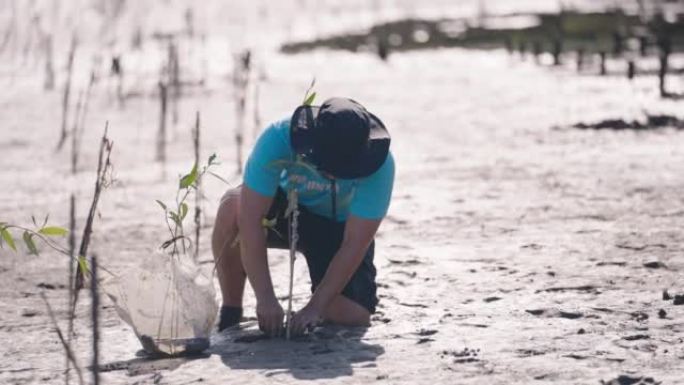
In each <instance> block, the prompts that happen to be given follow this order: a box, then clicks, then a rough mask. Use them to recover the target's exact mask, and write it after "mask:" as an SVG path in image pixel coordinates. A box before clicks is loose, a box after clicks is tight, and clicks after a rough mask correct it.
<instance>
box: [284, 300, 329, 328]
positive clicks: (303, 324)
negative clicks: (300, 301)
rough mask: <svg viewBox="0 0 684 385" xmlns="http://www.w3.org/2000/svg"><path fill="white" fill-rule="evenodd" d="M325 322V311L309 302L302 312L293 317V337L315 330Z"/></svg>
mask: <svg viewBox="0 0 684 385" xmlns="http://www.w3.org/2000/svg"><path fill="white" fill-rule="evenodd" d="M322 320H323V311H322V310H321V309H319V308H317V307H316V306H314V305H313V304H311V302H309V304H308V305H306V306H304V308H302V309H301V310H300V311H298V312H297V313H295V315H294V316H292V325H291V326H290V333H291V334H292V335H293V336H299V335H302V334H304V333H305V332H306V331H307V330H310V329H313V328H314V327H315V326H316V325H318V324H319V323H320V322H321V321H322Z"/></svg>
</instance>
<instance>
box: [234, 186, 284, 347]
mask: <svg viewBox="0 0 684 385" xmlns="http://www.w3.org/2000/svg"><path fill="white" fill-rule="evenodd" d="M272 201H273V198H271V197H267V196H264V195H261V194H259V193H257V192H256V191H254V190H252V189H250V188H249V187H247V186H246V185H243V186H242V193H241V194H240V212H239V214H238V227H239V229H240V253H241V256H242V264H243V266H244V268H245V272H246V273H247V278H248V279H249V283H250V284H251V285H252V288H253V289H254V294H255V295H256V298H257V318H258V320H259V327H260V328H261V329H262V330H263V331H264V332H266V333H268V334H270V335H279V334H280V333H281V332H282V327H283V316H284V313H283V308H282V307H281V306H280V303H279V302H278V299H277V298H276V296H275V292H274V291H273V282H272V281H271V274H270V271H269V268H268V259H267V254H266V235H265V234H264V230H263V227H262V224H261V221H262V219H263V218H264V217H265V216H266V214H267V213H268V209H269V207H270V206H271V203H272Z"/></svg>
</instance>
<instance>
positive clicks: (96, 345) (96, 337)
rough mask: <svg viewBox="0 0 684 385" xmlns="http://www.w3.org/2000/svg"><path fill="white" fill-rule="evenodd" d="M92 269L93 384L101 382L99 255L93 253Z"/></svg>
mask: <svg viewBox="0 0 684 385" xmlns="http://www.w3.org/2000/svg"><path fill="white" fill-rule="evenodd" d="M90 271H91V276H92V280H91V283H90V298H91V306H90V310H91V312H90V314H91V319H92V322H93V363H92V366H91V371H92V372H93V384H94V385H99V384H100V325H99V322H100V319H99V318H100V315H99V307H100V296H99V293H98V287H97V286H98V281H97V256H95V255H93V257H92V260H91V262H90Z"/></svg>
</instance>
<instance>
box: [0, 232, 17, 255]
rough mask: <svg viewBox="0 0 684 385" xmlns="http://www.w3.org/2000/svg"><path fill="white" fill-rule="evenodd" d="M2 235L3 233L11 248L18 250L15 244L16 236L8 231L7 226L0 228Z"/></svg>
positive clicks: (3, 237)
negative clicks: (13, 236)
mask: <svg viewBox="0 0 684 385" xmlns="http://www.w3.org/2000/svg"><path fill="white" fill-rule="evenodd" d="M0 235H2V239H4V240H5V242H6V243H7V245H8V246H9V247H10V249H12V250H14V251H17V246H16V245H15V244H14V238H12V234H10V232H9V231H7V228H3V229H2V230H0Z"/></svg>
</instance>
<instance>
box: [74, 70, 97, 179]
mask: <svg viewBox="0 0 684 385" xmlns="http://www.w3.org/2000/svg"><path fill="white" fill-rule="evenodd" d="M93 84H95V71H94V70H93V71H91V72H90V81H89V82H88V87H87V88H86V92H85V97H84V98H83V103H82V106H81V114H80V119H79V116H78V115H77V116H76V122H75V123H74V130H73V132H72V135H73V136H74V138H73V140H72V143H73V148H74V151H73V152H72V157H71V168H72V173H73V174H75V173H76V171H77V169H78V158H79V155H80V152H81V139H83V132H84V131H85V119H86V115H87V114H88V104H89V103H88V102H89V101H90V92H91V91H92V88H93ZM79 103H80V98H79Z"/></svg>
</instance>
